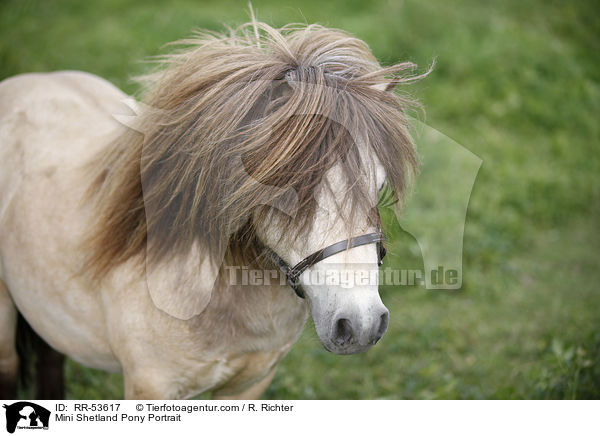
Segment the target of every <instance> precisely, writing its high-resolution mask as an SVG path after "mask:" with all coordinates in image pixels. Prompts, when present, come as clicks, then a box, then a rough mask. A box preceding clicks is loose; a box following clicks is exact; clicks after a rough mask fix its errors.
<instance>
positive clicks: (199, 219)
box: [88, 22, 416, 275]
mask: <svg viewBox="0 0 600 436" xmlns="http://www.w3.org/2000/svg"><path fill="white" fill-rule="evenodd" d="M179 44H180V46H182V47H183V48H182V49H180V50H179V51H177V52H175V53H173V54H169V55H166V56H164V57H161V58H160V59H159V68H158V69H157V70H156V71H155V72H154V73H152V74H150V75H148V76H145V77H143V78H142V79H141V81H142V83H143V84H144V89H145V95H146V97H145V99H144V102H145V104H146V106H144V107H146V108H149V109H146V110H144V111H143V112H142V113H141V115H140V116H139V117H138V118H139V119H138V121H137V127H136V129H135V131H134V130H132V129H128V130H127V131H124V132H123V133H122V135H120V136H119V138H118V139H117V140H116V141H115V142H114V143H113V144H112V146H111V147H110V148H109V150H108V152H105V153H104V155H103V156H102V157H100V158H99V160H98V161H97V162H96V163H95V164H94V165H95V171H96V177H95V179H94V184H93V185H92V187H91V189H90V192H91V193H93V194H92V196H93V197H94V199H95V201H96V207H97V209H98V213H97V214H96V215H97V222H96V223H95V225H94V227H93V229H94V230H93V233H92V235H91V237H90V239H89V241H88V242H89V243H90V244H91V248H92V253H93V254H92V256H91V257H90V262H89V265H90V266H91V267H92V270H93V271H94V272H95V274H97V275H102V273H103V272H105V271H106V270H108V269H110V268H111V267H112V266H114V265H116V264H118V263H121V262H123V261H124V260H126V259H128V258H130V257H132V256H134V255H137V254H140V253H142V252H143V253H147V254H148V255H149V256H150V258H151V260H152V261H159V260H160V259H161V258H163V257H164V256H167V255H169V253H172V252H173V251H175V250H186V249H188V248H189V247H190V245H191V244H192V243H193V242H194V241H196V242H198V243H200V244H201V246H202V247H203V249H205V250H209V252H210V253H213V254H215V255H216V256H218V254H219V253H223V252H225V251H227V252H228V253H229V255H230V256H232V257H233V258H236V259H238V260H243V261H252V259H255V258H256V257H257V255H258V254H259V251H260V247H261V244H260V241H258V240H257V237H256V232H255V227H256V222H254V219H259V220H268V219H270V218H272V214H273V213H277V214H279V215H280V216H279V218H281V216H284V219H278V220H277V222H278V223H279V224H280V226H281V227H282V228H281V229H279V230H280V231H281V234H282V235H286V237H289V238H290V239H291V240H293V239H294V238H295V237H297V236H298V235H300V234H302V232H304V231H306V229H307V228H308V226H309V225H310V223H311V220H312V219H313V217H314V213H315V211H316V209H317V204H316V201H315V198H314V192H315V189H317V187H319V186H322V185H323V184H325V185H326V180H325V178H324V175H325V174H326V172H327V171H328V170H329V169H331V168H332V167H333V166H334V165H336V164H339V165H340V166H341V168H342V174H343V175H344V178H345V180H346V182H347V183H346V185H347V187H348V189H347V190H346V194H345V198H344V199H341V200H340V202H341V203H344V204H352V205H353V207H351V208H350V210H352V211H353V212H352V213H351V214H350V215H346V216H344V217H343V220H344V225H346V226H347V228H348V231H349V232H351V231H352V229H353V223H354V219H355V217H356V216H358V214H363V213H367V214H368V215H369V216H372V217H374V218H372V219H373V220H378V216H377V215H376V214H373V213H372V207H373V206H374V205H373V204H370V203H369V200H368V199H369V193H368V192H367V185H368V184H367V183H357V182H356V181H357V180H364V179H366V177H369V172H368V167H367V164H366V162H364V159H363V158H361V154H360V153H359V147H360V146H361V144H362V146H363V147H364V146H365V145H366V146H367V148H368V150H369V153H373V154H374V155H375V156H376V157H377V158H378V160H379V162H381V164H382V165H383V166H384V168H385V171H386V175H387V180H388V183H389V185H390V187H391V188H392V189H393V190H394V192H395V194H396V196H397V197H398V198H401V197H402V196H403V194H404V192H405V190H406V186H407V182H408V180H409V178H410V176H411V174H413V173H414V170H415V167H416V156H415V151H414V147H413V142H412V139H411V136H410V134H409V131H408V121H407V118H406V113H405V111H406V108H407V107H408V106H409V105H410V104H411V102H410V101H408V100H405V99H403V98H401V97H399V96H398V95H396V94H394V93H393V92H388V91H380V90H377V89H375V88H374V85H378V84H382V83H389V84H392V85H393V84H396V83H401V82H406V81H409V80H414V77H407V76H405V75H404V72H405V71H406V70H407V69H409V68H412V67H413V65H412V64H410V63H402V64H398V65H394V66H391V67H387V68H382V67H381V66H380V65H379V64H378V63H377V61H376V59H375V58H374V57H373V55H372V54H371V52H370V50H369V49H368V47H367V45H366V44H365V43H364V42H362V41H360V40H359V39H356V38H354V37H352V36H350V35H348V34H346V33H344V32H342V31H339V30H331V29H327V28H325V27H322V26H318V25H310V26H287V27H284V28H282V29H274V28H272V27H270V26H268V25H266V24H263V23H258V22H253V23H248V24H245V25H243V26H241V27H240V28H238V29H235V30H230V31H229V33H227V34H220V33H212V32H202V33H196V34H194V36H193V37H192V38H189V39H185V40H183V41H179ZM139 132H142V133H139ZM274 187H275V188H278V189H273V188H274ZM290 189H291V190H293V191H290ZM290 192H294V193H295V195H290ZM292 200H294V201H295V200H297V203H295V202H292ZM349 202H350V203H349ZM292 203H293V204H292ZM269 204H270V205H272V204H279V205H280V206H281V209H283V210H286V208H288V209H290V208H294V212H295V213H294V214H292V215H293V216H287V215H285V214H283V215H282V214H281V212H277V211H274V209H273V208H272V207H267V206H265V205H269ZM363 216H364V215H363ZM253 217H254V218H253Z"/></svg>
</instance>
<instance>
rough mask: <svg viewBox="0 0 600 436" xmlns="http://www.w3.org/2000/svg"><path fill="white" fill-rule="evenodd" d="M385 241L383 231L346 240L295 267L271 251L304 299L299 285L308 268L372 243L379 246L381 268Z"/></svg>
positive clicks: (291, 284)
mask: <svg viewBox="0 0 600 436" xmlns="http://www.w3.org/2000/svg"><path fill="white" fill-rule="evenodd" d="M383 241H385V236H384V235H383V233H382V232H381V231H378V232H375V233H367V234H366V235H361V236H356V237H355V238H350V239H345V240H343V241H340V242H336V243H335V244H332V245H330V246H328V247H325V248H322V249H320V250H319V251H317V252H315V253H313V254H311V255H310V256H308V257H305V258H304V259H303V260H301V261H300V262H298V263H297V264H296V265H295V266H294V267H290V265H289V264H288V263H287V262H286V261H285V260H283V259H282V258H281V257H279V255H278V254H277V253H275V252H274V251H273V250H270V249H269V250H270V251H271V256H272V257H273V259H274V260H275V262H276V263H277V265H279V268H280V269H281V271H282V272H283V273H284V274H285V276H286V278H287V282H288V284H289V285H290V286H291V287H292V289H293V290H294V291H295V292H296V295H298V297H300V298H304V292H303V291H302V288H301V287H300V283H298V279H299V278H300V276H301V275H302V273H303V272H304V271H306V270H307V269H308V268H310V267H311V266H313V265H314V264H316V263H319V262H321V261H322V260H323V259H326V258H328V257H330V256H333V255H334V254H337V253H340V252H342V251H344V250H347V249H350V248H354V247H359V246H361V245H367V244H372V243H376V244H377V264H378V265H379V266H381V264H382V263H383V258H384V257H385V253H386V250H385V247H384V246H383Z"/></svg>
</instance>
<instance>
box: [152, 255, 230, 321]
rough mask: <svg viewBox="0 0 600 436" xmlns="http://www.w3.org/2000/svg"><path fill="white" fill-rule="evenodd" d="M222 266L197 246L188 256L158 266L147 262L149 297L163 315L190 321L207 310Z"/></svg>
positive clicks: (181, 256)
mask: <svg viewBox="0 0 600 436" xmlns="http://www.w3.org/2000/svg"><path fill="white" fill-rule="evenodd" d="M221 257H223V256H221ZM213 259H214V258H213ZM219 266H220V265H216V264H215V263H214V262H213V261H212V260H211V256H208V253H207V252H205V253H204V254H203V253H201V250H200V248H199V244H198V243H194V244H193V245H192V247H191V248H190V250H189V251H188V252H187V253H180V254H177V255H174V256H173V257H171V258H170V259H165V260H161V261H160V262H158V263H157V264H156V265H151V264H149V263H148V262H147V263H146V281H147V284H148V292H149V293H150V297H151V298H152V301H153V302H154V304H155V305H156V307H158V308H159V309H160V310H162V311H163V312H165V313H167V314H168V315H171V316H173V317H175V318H178V319H183V320H188V319H190V318H192V317H194V316H196V315H199V314H201V313H202V312H203V311H204V309H205V308H206V306H208V303H209V302H210V298H211V295H212V290H213V287H214V285H215V282H216V280H217V276H218V274H219Z"/></svg>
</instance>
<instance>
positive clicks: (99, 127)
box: [0, 22, 416, 399]
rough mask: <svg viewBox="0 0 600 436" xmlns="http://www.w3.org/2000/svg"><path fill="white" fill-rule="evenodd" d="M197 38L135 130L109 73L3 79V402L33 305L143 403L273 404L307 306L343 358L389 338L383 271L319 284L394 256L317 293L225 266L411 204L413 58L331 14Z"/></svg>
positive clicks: (148, 80) (267, 265)
mask: <svg viewBox="0 0 600 436" xmlns="http://www.w3.org/2000/svg"><path fill="white" fill-rule="evenodd" d="M182 43H183V45H184V46H185V48H183V49H182V50H181V51H179V52H176V53H175V54H172V55H169V56H165V57H164V58H162V60H161V62H160V66H159V67H158V68H157V70H156V71H155V72H154V73H152V74H150V75H149V76H147V77H145V78H144V80H145V82H144V83H145V91H146V93H145V98H144V104H143V105H142V107H143V109H140V110H139V114H138V116H137V117H134V118H135V119H134V120H133V121H132V123H131V125H130V126H128V127H126V126H124V125H123V124H122V123H120V122H118V121H117V120H116V118H115V115H128V114H127V113H126V112H124V105H123V103H122V102H123V101H124V99H125V98H126V96H125V95H124V94H123V93H122V92H121V91H120V90H118V89H116V88H115V87H114V86H112V85H111V84H110V83H108V82H106V81H104V80H103V79H101V78H98V77H96V76H93V75H90V74H86V73H82V72H57V73H49V74H24V75H21V76H17V77H14V78H10V79H7V80H5V81H4V82H2V83H1V84H0V141H1V142H0V168H1V169H0V229H1V230H0V232H1V233H0V313H1V315H0V378H1V380H2V383H1V389H2V392H1V394H2V395H3V396H8V397H10V396H13V397H14V395H15V390H14V389H15V383H16V377H17V372H18V356H17V353H16V351H15V336H16V335H17V332H16V324H17V323H16V320H17V317H18V314H20V315H19V316H22V317H23V318H24V319H25V320H26V321H27V323H29V324H30V325H31V327H32V328H33V330H34V331H35V332H36V333H37V334H38V335H39V336H40V337H41V338H42V339H43V340H44V341H45V342H47V343H48V344H49V345H50V346H51V347H52V349H54V350H57V352H60V353H64V354H66V355H68V356H70V357H72V358H73V359H75V360H76V361H78V362H81V363H83V364H84V365H88V366H91V367H95V368H100V369H104V370H107V371H122V372H123V374H124V382H125V397H126V398H128V399H142V398H164V399H168V398H190V397H192V396H195V395H197V394H199V393H201V392H205V391H212V392H213V397H214V398H258V397H259V396H260V395H261V393H262V392H263V391H264V390H265V388H266V387H267V386H268V384H269V383H270V381H271V379H272V378H273V375H274V374H275V371H276V368H277V365H278V362H279V361H280V360H281V359H282V358H283V356H284V355H285V354H286V353H287V352H288V350H289V349H290V348H291V347H292V345H293V344H294V342H295V341H296V340H297V338H298V336H299V334H300V332H301V331H302V328H303V326H304V323H305V320H306V316H307V313H308V311H309V309H310V310H311V312H312V317H313V320H314V322H315V326H316V329H317V333H318V335H319V337H320V339H321V342H322V343H323V345H324V346H325V347H326V348H327V349H328V350H330V351H332V352H334V353H338V354H349V353H357V352H363V351H365V350H367V349H368V348H369V347H371V346H372V345H373V344H374V343H375V342H376V341H377V340H378V339H379V338H380V337H381V336H382V335H383V333H384V332H385V329H386V327H387V322H388V311H387V309H386V308H385V306H383V304H382V302H381V300H380V297H379V294H378V286H377V282H370V283H366V284H356V285H355V286H353V287H351V288H349V289H348V288H344V287H342V286H340V285H339V284H337V285H336V284H331V283H316V284H315V283H309V281H308V280H306V279H305V278H306V277H308V276H309V275H310V273H312V272H315V271H317V272H318V271H324V270H327V271H336V272H338V273H340V274H342V273H348V272H350V273H353V272H356V270H357V269H358V268H359V267H360V268H370V269H371V268H377V252H376V246H375V244H364V245H361V246H356V247H352V248H348V247H349V246H350V245H348V246H347V247H346V248H348V249H346V250H342V251H341V252H339V253H337V254H335V255H333V256H330V257H328V258H327V259H325V260H323V261H320V262H318V263H315V264H314V265H311V266H310V267H309V268H308V269H306V271H305V272H304V273H303V274H302V275H301V277H300V280H301V281H302V290H303V292H304V295H305V296H306V299H301V298H298V296H297V295H296V294H295V293H294V291H293V290H292V289H291V288H290V286H288V285H286V284H285V281H284V282H279V281H277V280H276V281H274V282H273V281H272V282H271V283H270V284H259V285H256V284H254V285H252V284H250V285H244V284H240V283H238V282H235V281H234V282H231V280H228V277H229V275H230V274H228V273H227V271H231V268H229V267H232V266H236V267H243V269H244V270H245V268H249V269H253V268H258V269H268V270H272V269H274V268H275V269H276V268H277V265H276V262H275V260H274V259H275V257H278V258H280V259H281V260H282V261H283V262H286V263H288V264H292V265H293V264H296V263H297V262H299V261H301V260H302V259H304V258H306V257H307V256H308V255H310V254H311V253H313V252H315V251H318V250H322V249H323V248H324V247H326V246H329V245H331V244H334V243H336V242H339V241H344V240H347V239H349V238H353V237H354V236H356V235H362V234H365V233H368V232H377V231H378V229H379V226H380V222H379V215H378V214H377V211H376V204H377V198H378V190H379V189H380V188H381V187H382V186H383V185H384V182H385V183H386V185H389V187H390V189H391V190H393V192H394V193H395V195H396V197H397V198H398V199H400V198H401V197H402V195H403V193H404V192H405V187H406V186H407V183H408V181H409V179H410V177H411V175H412V173H413V172H414V169H415V166H416V157H415V151H414V148H413V143H412V140H411V137H410V135H409V132H408V123H407V118H406V115H405V110H406V107H407V104H409V102H408V101H406V100H403V99H402V98H400V97H399V96H397V95H395V94H394V93H393V92H392V88H393V87H394V85H396V84H397V83H399V82H405V81H408V80H412V79H414V77H413V78H410V77H406V76H402V75H401V74H400V73H402V72H403V71H404V70H406V69H407V68H411V67H412V65H411V64H408V63H404V64H399V65H395V66H392V67H388V68H382V67H380V65H379V64H378V63H377V61H376V60H375V58H374V57H373V55H372V54H371V53H370V51H369V49H368V47H367V46H366V45H365V44H364V43H363V42H362V41H360V40H358V39H356V38H353V37H351V36H349V35H348V34H346V33H343V32H340V31H337V30H330V29H327V28H324V27H321V26H316V25H310V26H298V27H287V28H283V29H280V30H276V29H273V28H272V27H270V26H268V25H266V24H262V23H258V22H253V23H249V24H246V25H244V26H241V27H240V28H239V29H237V30H233V31H231V32H230V33H229V34H217V33H199V34H196V35H195V36H194V37H192V38H191V39H187V40H184V41H182ZM129 115H131V113H129ZM117 118H118V117H117ZM272 253H276V255H277V256H275V257H274V256H272V255H271V254H272ZM228 268H229V269H228ZM55 353H56V352H55ZM56 354H58V353H56ZM42 362H43V360H42ZM58 362H59V365H60V360H59V361H58ZM47 395H52V394H47ZM54 395H60V394H54Z"/></svg>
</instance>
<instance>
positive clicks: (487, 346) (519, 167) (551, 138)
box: [0, 0, 600, 399]
mask: <svg viewBox="0 0 600 436" xmlns="http://www.w3.org/2000/svg"><path fill="white" fill-rule="evenodd" d="M253 5H254V8H255V10H256V12H257V14H258V18H259V19H261V20H263V21H266V22H268V23H270V24H273V25H276V26H280V25H284V24H287V23H289V22H299V21H300V22H309V23H312V22H318V23H321V24H324V25H327V26H332V27H338V28H342V29H345V30H347V31H349V32H351V33H353V34H354V35H356V36H358V37H360V38H361V39H363V40H365V41H366V42H367V43H368V44H369V45H370V46H371V48H372V50H373V52H374V53H375V55H376V56H377V57H378V58H379V59H380V61H381V62H382V63H384V64H388V63H392V62H397V61H405V60H410V61H413V62H416V63H417V64H419V66H420V67H421V70H424V69H426V67H427V66H428V65H429V64H430V63H431V62H432V60H433V59H434V58H436V59H437V65H436V68H435V70H434V72H433V73H432V74H431V75H430V76H429V77H428V78H427V79H426V80H423V81H422V82H420V83H419V84H417V85H411V86H410V87H407V88H403V89H402V90H401V91H402V92H407V93H410V94H411V95H413V96H415V97H417V98H418V99H419V100H420V101H421V102H422V103H423V104H424V106H425V108H426V110H427V117H426V122H427V124H429V125H430V126H433V127H434V128H436V129H438V130H439V131H441V132H443V133H445V134H446V135H448V136H449V137H451V138H453V139H454V140H455V141H457V142H458V143H459V144H462V145H463V146H465V147H467V148H468V149H469V150H471V151H472V152H473V153H475V154H477V155H478V156H479V157H481V158H482V159H483V166H482V168H481V170H480V172H479V176H478V178H477V181H476V183H475V187H474V190H473V194H472V197H471V201H470V205H469V211H468V216H467V224H466V229H465V238H464V285H463V288H462V289H461V290H460V291H427V290H424V289H423V288H418V287H412V288H410V287H401V288H391V287H386V288H384V289H382V297H383V300H384V303H385V304H386V305H387V306H388V308H389V309H390V311H391V322H390V327H389V330H388V333H387V334H386V336H385V337H384V338H383V340H382V341H381V342H380V343H379V344H378V345H377V346H375V347H374V348H373V349H372V350H370V351H369V352H368V353H366V354H362V355H356V356H344V357H341V356H335V355H333V354H330V353H327V352H326V351H325V350H324V349H323V348H322V347H321V345H320V343H319V341H318V339H317V337H316V335H315V332H314V329H313V327H312V322H309V324H308V325H307V328H306V329H305V332H304V334H303V335H302V337H301V339H300V341H299V342H298V344H297V345H296V346H295V347H294V348H293V350H292V351H291V352H290V354H289V355H288V356H287V357H286V358H285V359H284V361H283V362H282V364H281V367H280V370H279V372H278V374H277V376H276V378H275V380H274V382H273V384H272V385H271V386H270V388H269V389H268V391H267V392H266V394H265V398H279V399H284V398H288V399H289V398H306V399H346V398H405V399H414V398H599V397H600V323H599V321H600V293H599V290H598V286H599V284H600V268H599V266H600V236H599V235H598V223H599V217H600V175H599V172H600V153H599V146H600V141H599V139H600V135H599V123H598V117H599V115H600V68H599V67H600V62H599V56H598V53H600V19H599V18H598V17H599V12H600V6H599V5H598V3H597V2H595V1H577V2H559V1H541V0H537V1H527V2H524V1H521V0H505V1H497V2H481V1H476V0H462V1H459V2H445V1H442V0H436V1H428V2H422V1H418V0H406V1H370V2H365V1H359V0H351V1H341V0H330V1H323V0H302V1H296V2H292V1H288V0H255V1H254V2H253ZM247 20H248V8H247V3H246V2H245V1H231V0H219V1H204V2H201V1H191V0H171V1H169V2H161V1H156V0H146V1H133V0H102V1H100V0H93V1H85V2H82V1H77V0H60V1H59V0H56V1H28V0H3V1H1V2H0V79H3V78H6V77H9V76H11V75H14V74H18V73H23V72H28V71H50V70H61V69H77V70H85V71H89V72H92V73H95V74H98V75H100V76H102V77H104V78H106V79H108V80H110V81H112V82H113V83H114V84H115V85H117V86H119V87H121V88H122V89H124V90H125V91H126V92H130V93H132V92H135V91H136V88H135V85H133V84H132V83H131V82H130V81H129V80H128V78H129V77H130V76H131V75H134V74H138V73H141V72H143V71H144V68H145V66H144V64H143V63H141V62H140V61H141V60H143V59H144V58H146V57H147V56H149V55H154V54H158V53H163V52H164V49H162V50H161V46H162V45H163V44H164V43H167V42H169V41H172V40H176V39H179V38H182V37H184V36H187V35H189V33H190V31H191V30H192V29H194V28H198V27H201V28H207V29H213V30H218V29H221V28H222V23H225V24H230V25H237V24H240V23H242V22H245V21H247ZM438 195H444V193H443V192H440V193H439V194H438ZM422 213H423V214H427V216H428V217H429V218H428V220H429V219H430V218H431V214H434V215H435V214H436V213H439V211H436V208H435V205H432V206H431V208H430V209H428V210H423V211H422ZM388 221H389V222H388V223H387V224H388V225H387V227H388V231H389V234H390V236H391V238H390V239H392V241H391V250H390V251H391V255H390V256H389V257H388V258H387V260H386V262H387V265H390V266H396V267H404V268H413V267H414V268H421V267H422V260H421V256H420V252H419V248H418V245H417V244H416V241H415V240H414V238H412V237H411V236H410V235H409V234H407V233H405V232H404V231H402V229H401V228H400V227H399V226H398V223H397V222H395V221H393V220H392V219H391V218H390V219H389V220H388ZM442 224H443V223H442ZM67 378H68V386H67V392H68V397H69V398H82V399H110V398H119V397H121V396H122V387H121V376H120V375H115V374H105V373H103V372H100V371H95V370H90V369H87V368H84V367H82V366H80V365H78V364H76V363H74V362H69V363H68V366H67Z"/></svg>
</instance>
